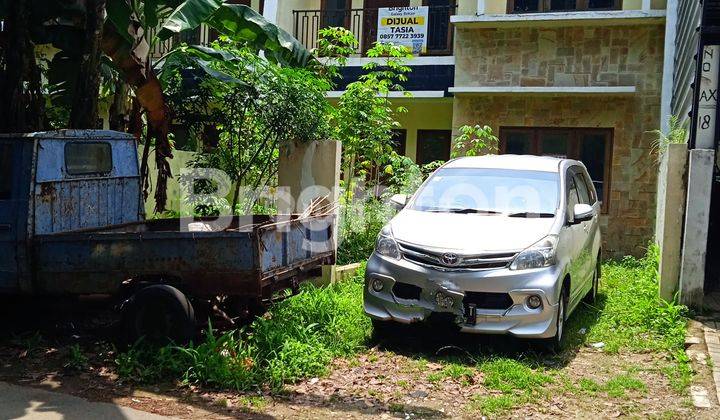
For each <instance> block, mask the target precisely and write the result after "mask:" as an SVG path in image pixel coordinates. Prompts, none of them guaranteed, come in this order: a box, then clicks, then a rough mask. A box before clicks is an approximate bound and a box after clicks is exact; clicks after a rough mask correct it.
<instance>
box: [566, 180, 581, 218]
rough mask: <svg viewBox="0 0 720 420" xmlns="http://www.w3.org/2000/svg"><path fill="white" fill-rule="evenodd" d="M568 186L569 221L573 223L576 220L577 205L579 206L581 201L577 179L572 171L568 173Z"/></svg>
mask: <svg viewBox="0 0 720 420" xmlns="http://www.w3.org/2000/svg"><path fill="white" fill-rule="evenodd" d="M567 185H568V188H567V200H566V201H567V211H566V212H567V220H568V222H572V221H574V220H575V217H574V215H575V204H578V203H579V202H580V199H579V198H578V191H577V185H575V177H574V176H572V172H570V171H568V177H567Z"/></svg>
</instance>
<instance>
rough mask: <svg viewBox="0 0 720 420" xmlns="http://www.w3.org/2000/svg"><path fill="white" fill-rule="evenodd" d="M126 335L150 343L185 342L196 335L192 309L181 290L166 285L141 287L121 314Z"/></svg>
mask: <svg viewBox="0 0 720 420" xmlns="http://www.w3.org/2000/svg"><path fill="white" fill-rule="evenodd" d="M124 325H125V330H126V337H127V339H128V340H129V342H130V343H134V342H136V341H137V340H139V339H141V338H142V339H144V340H145V341H146V342H148V343H150V344H153V345H164V344H168V343H170V342H174V343H177V344H184V343H187V342H188V341H190V340H191V339H192V338H193V337H194V335H195V311H194V310H193V306H192V304H191V303H190V300H189V299H188V298H187V296H185V295H184V294H183V293H182V292H181V291H180V290H178V289H176V288H174V287H172V286H168V285H166V284H157V285H153V286H148V287H145V288H142V289H140V290H139V291H138V292H137V293H135V295H133V297H132V298H130V300H129V301H128V304H127V307H126V310H125V313H124Z"/></svg>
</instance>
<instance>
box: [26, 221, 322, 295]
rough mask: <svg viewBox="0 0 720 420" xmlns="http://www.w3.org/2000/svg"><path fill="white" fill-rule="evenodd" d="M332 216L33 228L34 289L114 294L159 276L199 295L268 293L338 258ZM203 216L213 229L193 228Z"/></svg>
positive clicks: (64, 292) (205, 222)
mask: <svg viewBox="0 0 720 420" xmlns="http://www.w3.org/2000/svg"><path fill="white" fill-rule="evenodd" d="M334 217H335V216H334V215H324V216H310V217H305V218H302V219H300V218H298V216H296V215H294V216H248V217H237V216H236V217H233V218H232V219H230V220H224V219H218V220H213V219H203V220H198V219H195V220H186V219H160V220H149V221H141V222H132V223H126V224H121V225H112V226H107V227H102V228H97V229H84V230H75V231H71V232H63V233H53V234H47V235H36V236H35V237H34V239H33V242H32V259H33V263H34V265H35V267H36V271H35V276H34V278H33V280H32V292H34V293H46V294H84V293H92V294H98V293H107V294H113V293H115V292H116V291H118V290H119V289H120V288H121V286H122V284H123V283H124V282H126V281H129V280H132V281H143V280H148V281H158V280H160V281H162V282H165V283H169V284H177V285H178V286H180V287H181V288H182V289H183V290H185V291H187V292H188V293H190V294H192V295H196V296H214V295H232V296H246V297H249V298H268V297H270V296H271V295H272V293H273V292H274V291H277V290H281V289H284V288H288V287H294V286H296V285H297V283H298V282H299V281H301V280H303V279H304V278H306V277H308V276H309V275H311V273H312V272H314V271H317V270H318V269H319V268H320V267H321V266H322V265H323V264H331V263H333V262H334V258H335V255H334V246H333V243H334V239H333V238H334V236H333V235H334V234H333V226H334ZM198 221H200V222H203V223H204V224H205V225H206V226H208V227H209V228H210V229H211V231H192V232H191V231H188V223H189V222H198Z"/></svg>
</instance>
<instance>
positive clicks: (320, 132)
mask: <svg viewBox="0 0 720 420" xmlns="http://www.w3.org/2000/svg"><path fill="white" fill-rule="evenodd" d="M187 69H192V70H195V71H196V73H195V75H194V78H193V79H192V80H188V79H187V77H185V76H184V75H186V74H187V72H188V70H187ZM160 77H161V80H162V81H163V83H164V84H165V85H166V86H167V89H166V90H167V92H168V102H169V104H170V105H171V106H172V108H173V109H174V110H175V114H176V119H177V120H178V122H179V123H180V124H182V125H183V126H184V127H186V128H187V129H188V130H189V132H190V134H191V137H193V138H199V139H204V140H205V142H204V143H209V141H210V139H217V144H216V145H215V147H211V148H210V147H206V149H207V150H206V151H205V152H204V153H201V154H199V155H198V157H197V158H196V159H195V160H194V162H193V165H194V166H195V167H202V168H217V169H220V170H222V171H224V172H225V173H226V174H227V175H228V176H229V177H230V180H231V181H232V182H233V184H234V186H235V190H234V194H233V203H232V204H231V206H230V208H231V209H233V210H234V211H235V212H238V213H240V214H245V213H247V212H248V211H249V210H250V209H251V208H252V207H253V205H254V204H255V203H256V201H257V200H258V198H259V197H258V196H257V192H258V191H262V190H263V189H264V188H265V187H266V186H267V185H269V184H271V183H272V182H273V181H274V179H275V175H276V173H277V170H278V166H277V165H278V158H279V154H280V150H282V149H286V148H287V147H289V146H290V145H291V144H293V143H296V142H298V143H304V142H310V141H314V140H324V139H326V138H328V133H329V131H330V126H329V124H328V118H327V115H328V114H329V112H330V105H329V104H328V102H327V101H326V100H325V92H326V91H327V90H328V89H329V86H330V85H329V84H328V82H327V81H326V80H325V79H323V78H321V77H319V76H317V75H316V74H315V73H313V72H311V71H309V70H305V69H298V68H291V67H282V66H280V65H277V64H275V63H273V62H270V61H268V60H266V59H264V58H262V57H260V56H258V55H257V54H256V53H255V52H254V51H253V50H251V49H249V48H247V47H241V46H238V45H237V43H234V42H232V41H230V40H228V39H227V38H221V39H220V41H218V42H216V43H214V44H213V46H212V47H188V46H182V47H179V48H178V49H176V51H175V52H173V53H171V54H169V55H167V56H166V57H165V59H164V62H163V63H162V71H161V73H160ZM206 146H207V144H206ZM241 186H246V187H247V191H245V194H242V195H241V191H240V189H241Z"/></svg>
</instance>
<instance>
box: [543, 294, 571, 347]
mask: <svg viewBox="0 0 720 420" xmlns="http://www.w3.org/2000/svg"><path fill="white" fill-rule="evenodd" d="M567 296H568V295H567V290H566V288H565V287H563V289H562V290H561V291H560V300H559V301H558V306H557V312H556V315H557V316H556V318H555V335H554V336H552V337H549V338H545V339H543V343H542V344H543V346H544V348H545V349H546V350H548V351H552V352H555V353H557V352H559V351H561V350H562V341H563V337H564V334H565V321H566V318H567V315H566V313H567V312H566V307H567Z"/></svg>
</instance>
